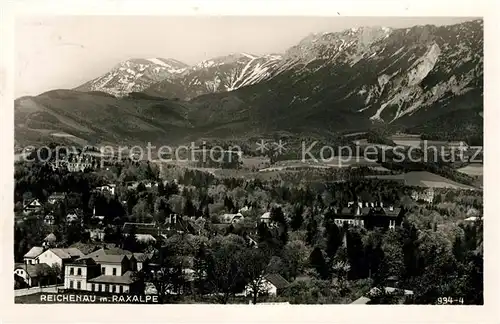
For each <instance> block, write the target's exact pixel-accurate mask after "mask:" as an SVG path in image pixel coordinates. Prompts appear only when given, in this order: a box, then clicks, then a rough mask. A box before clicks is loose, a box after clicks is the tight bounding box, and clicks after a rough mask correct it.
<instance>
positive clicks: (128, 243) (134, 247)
mask: <svg viewBox="0 0 500 324" xmlns="http://www.w3.org/2000/svg"><path fill="white" fill-rule="evenodd" d="M136 234H137V228H136V227H135V225H132V226H130V230H129V231H128V233H126V235H125V239H124V240H123V248H124V249H125V250H128V251H131V252H138V251H139V242H137V238H136Z"/></svg>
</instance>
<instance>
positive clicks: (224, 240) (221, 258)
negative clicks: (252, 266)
mask: <svg viewBox="0 0 500 324" xmlns="http://www.w3.org/2000/svg"><path fill="white" fill-rule="evenodd" d="M244 246H245V241H244V240H243V238H241V237H239V236H236V235H234V234H230V235H228V236H225V237H222V236H216V237H214V238H213V239H212V240H210V243H209V252H208V256H207V279H206V280H207V284H208V287H209V288H210V289H211V291H212V292H213V293H214V294H215V297H216V299H217V301H218V302H219V303H221V304H227V302H228V301H229V298H230V297H231V296H234V294H235V293H236V292H237V291H238V290H243V288H244V285H245V282H244V268H243V267H241V265H242V264H244V254H243V253H242V252H243V249H244Z"/></svg>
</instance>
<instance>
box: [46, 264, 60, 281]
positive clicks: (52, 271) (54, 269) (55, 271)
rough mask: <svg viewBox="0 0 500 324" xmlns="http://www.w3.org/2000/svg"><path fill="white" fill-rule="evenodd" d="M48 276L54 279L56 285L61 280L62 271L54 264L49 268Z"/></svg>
mask: <svg viewBox="0 0 500 324" xmlns="http://www.w3.org/2000/svg"><path fill="white" fill-rule="evenodd" d="M49 271H50V274H51V276H52V277H53V278H54V281H55V283H58V282H59V281H60V280H61V279H62V275H63V273H62V270H61V266H60V265H59V264H57V263H54V264H52V265H51V266H50V270H49Z"/></svg>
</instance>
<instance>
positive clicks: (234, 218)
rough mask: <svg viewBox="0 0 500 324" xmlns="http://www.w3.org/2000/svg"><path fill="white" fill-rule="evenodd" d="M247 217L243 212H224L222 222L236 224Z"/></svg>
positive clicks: (221, 217)
mask: <svg viewBox="0 0 500 324" xmlns="http://www.w3.org/2000/svg"><path fill="white" fill-rule="evenodd" d="M244 219H245V217H244V216H243V215H242V214H241V213H236V214H224V215H221V216H220V222H221V223H222V224H236V223H239V222H241V221H243V220H244Z"/></svg>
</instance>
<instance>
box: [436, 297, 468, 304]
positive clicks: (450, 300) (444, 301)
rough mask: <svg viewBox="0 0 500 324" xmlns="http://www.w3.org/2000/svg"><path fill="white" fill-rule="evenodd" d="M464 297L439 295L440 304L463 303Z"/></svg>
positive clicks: (438, 302) (438, 301)
mask: <svg viewBox="0 0 500 324" xmlns="http://www.w3.org/2000/svg"><path fill="white" fill-rule="evenodd" d="M463 303H464V299H463V298H462V297H438V299H437V304H438V305H453V304H455V305H457V304H458V305H463Z"/></svg>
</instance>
